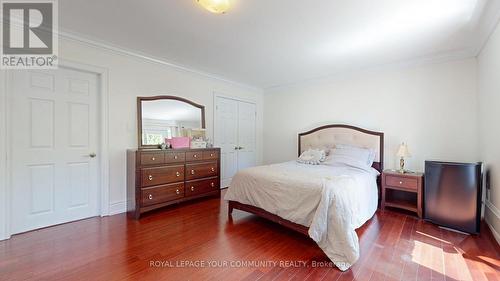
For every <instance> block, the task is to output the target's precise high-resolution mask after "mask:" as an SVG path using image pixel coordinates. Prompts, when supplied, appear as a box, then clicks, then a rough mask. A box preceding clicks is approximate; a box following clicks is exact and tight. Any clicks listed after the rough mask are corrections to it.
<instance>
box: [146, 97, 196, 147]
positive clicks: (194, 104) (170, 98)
mask: <svg viewBox="0 0 500 281" xmlns="http://www.w3.org/2000/svg"><path fill="white" fill-rule="evenodd" d="M153 100H177V101H181V102H185V103H187V104H190V105H192V106H194V107H197V108H199V109H201V128H202V129H205V106H203V105H201V104H197V103H195V102H192V101H190V100H188V99H185V98H181V97H177V96H151V97H137V128H138V134H137V140H138V143H137V144H138V147H139V149H153V148H158V145H154V144H143V143H142V102H143V101H153Z"/></svg>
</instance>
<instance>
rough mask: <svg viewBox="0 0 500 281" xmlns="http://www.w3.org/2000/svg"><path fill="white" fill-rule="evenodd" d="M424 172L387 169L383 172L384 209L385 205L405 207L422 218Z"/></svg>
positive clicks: (382, 205)
mask: <svg viewBox="0 0 500 281" xmlns="http://www.w3.org/2000/svg"><path fill="white" fill-rule="evenodd" d="M423 178H424V174H422V173H412V172H409V173H405V174H401V173H399V172H396V171H391V170H385V171H384V172H383V173H382V202H381V207H382V210H384V209H385V207H393V208H399V209H404V210H407V211H411V212H415V213H417V215H418V217H419V218H422V190H423Z"/></svg>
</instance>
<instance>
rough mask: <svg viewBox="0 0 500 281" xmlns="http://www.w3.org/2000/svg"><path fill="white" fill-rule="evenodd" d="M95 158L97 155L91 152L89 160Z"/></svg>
mask: <svg viewBox="0 0 500 281" xmlns="http://www.w3.org/2000/svg"><path fill="white" fill-rule="evenodd" d="M96 156H97V154H95V153H94V152H92V153H90V154H89V157H90V158H95V157H96Z"/></svg>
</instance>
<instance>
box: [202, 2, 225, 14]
mask: <svg viewBox="0 0 500 281" xmlns="http://www.w3.org/2000/svg"><path fill="white" fill-rule="evenodd" d="M196 2H198V4H200V5H201V6H203V8H205V9H207V10H209V11H210V12H212V13H215V14H225V13H226V12H227V10H229V6H230V4H229V0H196Z"/></svg>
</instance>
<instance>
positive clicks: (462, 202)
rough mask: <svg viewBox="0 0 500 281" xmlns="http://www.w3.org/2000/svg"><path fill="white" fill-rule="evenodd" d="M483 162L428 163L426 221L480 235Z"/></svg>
mask: <svg viewBox="0 0 500 281" xmlns="http://www.w3.org/2000/svg"><path fill="white" fill-rule="evenodd" d="M481 170H482V164H481V163H450V162H436V161H426V162H425V184H424V218H425V219H426V220H428V221H430V222H433V223H435V224H438V225H442V226H445V227H449V228H453V229H456V230H460V231H463V232H467V233H479V226H480V217H481V183H482V175H481V173H482V171H481Z"/></svg>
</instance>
